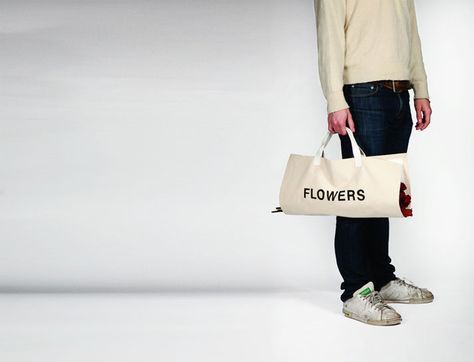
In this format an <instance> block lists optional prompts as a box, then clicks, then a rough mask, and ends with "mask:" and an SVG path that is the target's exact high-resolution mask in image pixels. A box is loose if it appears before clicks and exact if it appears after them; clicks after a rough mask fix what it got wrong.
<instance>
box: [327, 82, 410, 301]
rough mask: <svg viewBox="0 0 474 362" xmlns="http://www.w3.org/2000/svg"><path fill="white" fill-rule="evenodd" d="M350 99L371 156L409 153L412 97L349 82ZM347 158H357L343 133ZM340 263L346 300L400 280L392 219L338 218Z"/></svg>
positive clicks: (346, 92)
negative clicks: (392, 254) (364, 289)
mask: <svg viewBox="0 0 474 362" xmlns="http://www.w3.org/2000/svg"><path fill="white" fill-rule="evenodd" d="M343 90H344V96H345V98H346V101H347V103H348V104H349V107H350V109H349V110H350V112H351V114H352V118H353V120H354V124H355V132H354V136H355V139H356V140H357V143H358V144H359V146H360V147H361V148H362V149H363V150H364V152H365V154H366V155H367V156H374V155H382V154H388V153H399V152H407V148H408V141H409V138H410V134H411V130H412V127H413V126H414V124H413V121H412V117H411V113H410V93H409V92H408V91H403V92H393V90H391V89H388V88H385V87H383V86H382V85H381V84H380V83H377V82H367V83H357V84H346V85H344V88H343ZM339 139H340V141H341V153H342V158H348V157H353V155H352V149H351V143H350V140H349V136H348V135H345V136H341V135H339ZM334 239H335V242H334V246H335V251H336V262H337V266H338V269H339V272H340V273H341V276H342V278H343V282H342V284H341V289H344V292H343V293H342V295H341V297H340V299H341V300H342V301H343V302H344V301H346V300H347V299H349V298H351V297H352V294H353V293H354V292H355V291H356V290H357V289H359V288H360V287H361V286H363V285H364V284H366V283H367V282H369V281H372V282H373V283H374V286H375V290H380V288H381V287H382V286H383V285H385V284H386V283H388V282H389V281H390V280H392V279H395V267H394V266H393V265H392V264H391V261H392V260H391V258H390V257H389V255H388V254H389V247H388V240H389V219H388V218H387V217H376V218H350V217H342V216H336V232H335V238H334Z"/></svg>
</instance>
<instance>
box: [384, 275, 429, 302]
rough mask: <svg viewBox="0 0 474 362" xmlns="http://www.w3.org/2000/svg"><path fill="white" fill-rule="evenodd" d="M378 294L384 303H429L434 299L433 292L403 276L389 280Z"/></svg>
mask: <svg viewBox="0 0 474 362" xmlns="http://www.w3.org/2000/svg"><path fill="white" fill-rule="evenodd" d="M380 296H381V297H382V298H383V299H384V301H385V302H386V303H429V302H432V301H433V299H434V296H433V293H431V292H430V291H429V290H428V289H426V288H420V287H417V286H416V285H414V284H413V282H411V281H409V280H408V279H405V278H397V279H395V280H391V281H390V282H389V283H387V284H385V285H384V286H383V287H382V288H381V289H380Z"/></svg>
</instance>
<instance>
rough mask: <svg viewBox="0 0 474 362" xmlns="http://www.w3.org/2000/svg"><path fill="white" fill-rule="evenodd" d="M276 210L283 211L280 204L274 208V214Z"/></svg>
mask: <svg viewBox="0 0 474 362" xmlns="http://www.w3.org/2000/svg"><path fill="white" fill-rule="evenodd" d="M275 212H283V210H282V209H281V207H280V206H277V207H275V210H272V214H273V213H275Z"/></svg>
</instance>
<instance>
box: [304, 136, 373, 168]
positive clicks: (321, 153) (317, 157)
mask: <svg viewBox="0 0 474 362" xmlns="http://www.w3.org/2000/svg"><path fill="white" fill-rule="evenodd" d="M346 131H347V134H348V135H349V139H350V141H351V147H352V154H353V155H354V159H355V164H356V167H361V166H362V159H361V155H363V156H365V152H364V151H363V150H362V148H360V146H359V145H358V144H357V141H356V139H355V137H354V134H353V133H352V131H351V129H350V128H349V127H346ZM332 135H333V133H331V132H329V131H328V133H327V134H326V136H324V138H323V141H322V143H321V146H320V147H319V149H318V151H316V155H315V156H314V159H313V165H319V164H320V163H321V157H324V149H325V148H326V146H327V145H328V143H329V141H330V140H331V137H332ZM356 150H357V151H358V152H356Z"/></svg>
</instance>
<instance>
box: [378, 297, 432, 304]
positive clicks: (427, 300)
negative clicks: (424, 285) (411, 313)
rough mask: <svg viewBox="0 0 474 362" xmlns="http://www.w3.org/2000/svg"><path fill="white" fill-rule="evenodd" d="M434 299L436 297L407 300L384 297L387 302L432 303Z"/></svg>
mask: <svg viewBox="0 0 474 362" xmlns="http://www.w3.org/2000/svg"><path fill="white" fill-rule="evenodd" d="M433 300H434V298H431V299H407V300H390V299H384V300H383V301H384V302H385V303H400V304H425V303H431V302H432V301H433Z"/></svg>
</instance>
